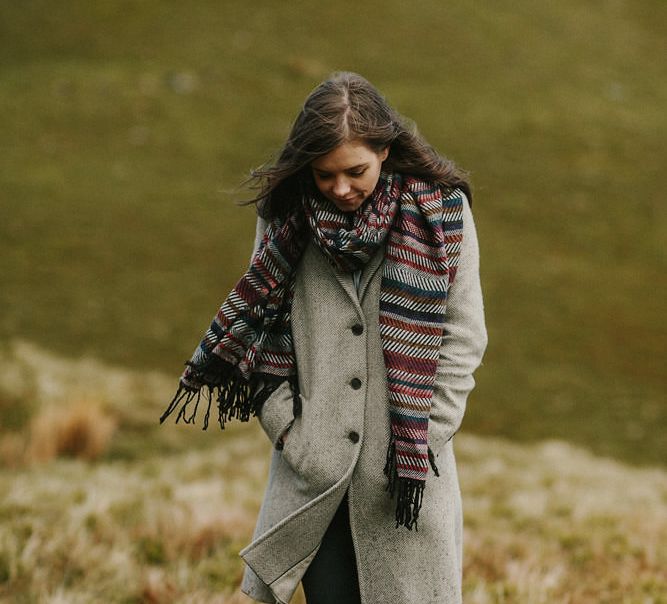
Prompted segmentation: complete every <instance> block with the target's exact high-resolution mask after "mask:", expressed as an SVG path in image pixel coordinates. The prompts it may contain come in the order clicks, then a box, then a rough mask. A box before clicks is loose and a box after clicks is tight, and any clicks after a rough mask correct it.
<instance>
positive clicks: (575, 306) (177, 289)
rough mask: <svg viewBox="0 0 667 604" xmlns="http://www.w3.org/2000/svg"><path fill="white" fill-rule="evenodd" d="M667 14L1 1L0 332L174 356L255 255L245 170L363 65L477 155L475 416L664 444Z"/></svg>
mask: <svg viewBox="0 0 667 604" xmlns="http://www.w3.org/2000/svg"><path fill="white" fill-rule="evenodd" d="M666 11H667V5H666V4H665V3H664V2H662V1H661V0H637V1H636V2H633V3H631V4H630V3H626V2H616V1H612V0H598V1H591V2H586V3H582V2H577V1H575V0H564V1H563V2H559V3H534V2H530V1H528V0H518V1H513V2H509V1H506V0H503V1H500V2H494V3H482V4H480V3H467V2H465V3H464V2H446V3H443V2H426V3H420V4H419V5H418V6H414V5H412V4H410V3H405V2H399V1H398V0H387V1H385V2H382V3H379V2H370V3H358V2H348V1H342V2H337V3H335V4H327V5H323V4H321V3H312V2H303V1H300V0H296V1H294V2H289V3H273V2H268V1H258V2H253V3H244V2H240V1H231V0H227V1H225V2H209V1H206V2H199V3H197V4H196V5H194V6H193V5H189V4H184V3H177V2H171V1H162V2H158V1H157V0H146V1H144V2H132V1H124V2H95V3H90V2H83V1H80V0H79V1H77V0H71V1H69V2H65V3H61V4H60V5H59V6H58V10H53V7H52V5H51V4H49V3H47V2H44V1H43V0H41V1H37V0H32V1H30V0H29V1H26V2H20V3H9V2H4V3H1V4H0V132H1V133H2V135H1V136H0V216H1V218H2V219H1V220H0V308H2V311H3V312H2V314H1V315H0V338H2V339H4V340H8V339H10V338H14V337H16V336H20V337H22V338H26V339H28V340H31V341H33V342H36V343H38V344H39V345H40V346H42V347H45V348H47V349H50V350H53V351H57V352H59V353H61V354H65V355H69V356H74V357H78V356H80V355H87V354H93V355H95V356H97V357H100V358H103V359H105V360H107V361H111V362H114V363H120V364H124V365H127V366H133V367H137V366H138V367H144V368H151V369H163V370H167V371H169V372H170V373H173V374H174V375H176V374H178V372H179V371H180V367H181V363H182V361H183V359H185V358H187V357H188V356H189V354H190V352H191V350H192V348H193V347H194V346H195V344H196V343H197V341H198V338H199V335H200V333H201V332H202V331H203V330H204V328H205V326H206V325H207V323H208V321H209V320H210V317H211V316H212V314H213V312H214V310H215V309H216V307H217V305H218V303H219V301H220V300H221V297H222V296H223V295H224V294H225V293H226V292H227V290H228V289H229V288H230V287H231V286H232V285H233V283H234V281H235V280H236V279H237V277H238V276H239V275H240V273H241V271H242V269H243V266H244V265H245V263H246V262H247V256H248V253H249V249H250V240H251V234H252V231H253V220H254V219H253V215H252V211H251V209H249V208H245V209H239V208H238V207H236V206H235V205H234V204H233V203H232V200H233V199H235V198H236V197H238V195H235V194H234V193H233V189H234V188H235V187H236V185H237V184H238V183H239V182H240V181H241V180H242V179H243V177H244V176H245V175H246V174H247V173H248V171H249V169H250V168H252V167H253V166H255V165H257V164H259V163H261V162H263V161H264V160H265V159H267V158H268V157H269V156H270V154H271V153H272V152H273V151H275V149H276V148H277V147H278V145H279V144H280V142H281V140H282V139H283V138H284V136H285V135H286V132H287V130H288V128H289V125H290V121H291V119H292V118H293V116H294V114H295V112H296V110H297V107H298V106H299V104H300V103H301V102H302V100H303V98H304V96H305V95H306V94H307V92H308V91H309V90H310V89H311V88H312V87H313V86H314V85H315V84H316V83H317V82H318V81H319V80H320V79H321V78H322V77H324V76H325V75H326V74H327V73H328V72H329V71H331V70H334V69H341V68H345V69H351V70H355V71H359V72H361V73H363V74H364V75H366V76H367V77H368V78H369V79H371V81H373V82H374V83H375V84H376V85H377V86H378V87H379V88H380V89H382V90H383V91H384V92H385V93H386V95H387V96H388V98H389V99H390V100H391V101H392V102H393V103H394V104H395V105H396V106H397V107H398V108H399V110H401V111H402V112H403V113H405V114H406V115H408V116H410V117H412V118H413V119H415V120H416V122H417V123H418V124H419V126H420V128H421V130H422V131H423V132H424V133H425V135H426V136H427V138H428V139H429V140H430V141H431V142H432V143H433V144H434V145H435V146H436V147H437V148H438V149H439V150H440V151H441V152H443V153H444V154H446V155H449V156H450V157H452V158H454V159H455V160H457V161H458V162H459V163H460V164H461V165H463V166H464V167H466V168H468V169H469V170H470V171H471V172H472V176H473V180H474V183H475V191H476V197H475V204H474V211H475V216H476V221H477V225H478V229H479V234H480V240H481V247H482V261H483V280H484V287H485V293H486V305H487V313H488V323H489V331H490V338H491V339H490V347H489V350H488V354H487V357H486V360H485V366H484V367H483V368H482V370H481V371H480V372H479V376H478V377H479V379H478V390H477V391H476V393H475V395H474V397H473V398H472V399H471V402H470V406H469V413H468V415H467V419H466V426H465V427H466V429H467V430H468V431H474V432H477V433H484V434H494V435H505V436H509V437H511V438H515V439H537V438H545V437H558V438H565V439H569V440H571V441H574V442H576V443H580V444H584V445H586V446H588V447H590V448H592V449H593V450H595V451H596V452H599V453H603V454H611V455H615V456H617V457H620V458H623V459H626V460H630V461H635V462H643V463H663V462H664V460H665V459H667V441H666V440H665V439H664V428H665V425H666V423H667V422H666V420H667V409H666V407H665V404H664V392H665V386H667V384H666V383H665V382H666V380H665V372H664V370H663V367H662V365H663V361H662V356H664V350H663V349H664V342H665V336H666V335H667V334H666V327H665V322H664V319H663V314H664V309H665V304H664V300H665V295H666V294H667V287H666V281H665V268H666V267H665V264H666V259H665V254H664V241H665V235H667V232H666V231H667V228H666V219H665V218H666V217H665V205H664V190H665V185H666V184H667V183H666V182H665V176H664V166H665V160H666V157H665V149H664V141H663V139H664V132H665V111H664V108H665V106H666V104H667V103H666V101H667V98H666V97H667V77H666V76H667V73H665V63H664V62H663V61H660V60H658V57H662V56H664V55H665V50H666V48H665V45H666V43H665V37H664V31H663V24H664V23H665V16H666V14H665V13H666ZM230 191H232V192H231V193H230ZM10 415H11V414H10V413H9V412H7V413H5V414H4V416H3V418H2V419H3V421H10V420H11V421H14V419H12V417H13V416H12V417H10ZM17 421H18V420H17Z"/></svg>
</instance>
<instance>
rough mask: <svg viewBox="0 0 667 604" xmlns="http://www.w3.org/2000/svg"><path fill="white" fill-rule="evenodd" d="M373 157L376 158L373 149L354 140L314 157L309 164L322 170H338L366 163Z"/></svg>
mask: <svg viewBox="0 0 667 604" xmlns="http://www.w3.org/2000/svg"><path fill="white" fill-rule="evenodd" d="M375 159H377V153H375V151H373V150H372V149H371V148H370V147H369V146H368V145H366V144H365V143H362V142H359V141H356V142H347V143H343V144H342V145H339V146H338V147H336V148H335V149H333V150H332V151H329V153H327V154H326V155H322V156H321V157H318V158H317V159H314V160H313V161H312V162H311V164H310V165H311V166H312V167H313V168H315V170H320V171H322V172H338V171H341V170H349V169H350V168H354V167H356V166H359V165H361V164H367V163H369V162H372V161H373V160H375Z"/></svg>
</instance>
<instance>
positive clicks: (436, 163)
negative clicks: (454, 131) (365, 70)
mask: <svg viewBox="0 0 667 604" xmlns="http://www.w3.org/2000/svg"><path fill="white" fill-rule="evenodd" d="M350 141H362V142H363V143H365V144H366V145H368V146H369V147H370V148H371V149H373V150H374V151H375V152H376V153H379V152H380V151H382V150H383V149H385V148H387V147H389V155H388V156H387V159H386V160H385V161H384V163H383V169H385V170H394V171H396V172H401V173H403V174H409V175H412V176H417V177H420V178H424V179H425V180H430V181H433V182H437V183H439V184H441V185H442V186H444V187H447V188H455V187H459V188H461V189H462V190H463V191H464V192H465V194H466V196H467V197H468V199H469V200H470V201H471V202H472V195H471V190H470V183H469V181H468V179H467V175H466V173H465V172H464V171H463V170H461V169H459V168H458V167H457V166H456V165H455V164H454V162H452V161H450V160H448V159H446V158H444V157H442V156H441V155H440V154H438V152H437V151H436V150H435V149H434V148H433V147H431V145H429V144H428V143H427V142H426V140H425V139H424V137H423V136H422V135H421V134H419V132H418V131H417V128H416V126H415V125H414V123H413V122H411V121H410V120H408V119H407V118H405V117H403V116H402V115H400V114H399V113H398V112H397V111H396V110H394V109H393V108H392V107H391V106H390V105H389V104H388V103H387V101H386V100H385V98H384V97H383V96H382V95H381V94H380V92H379V91H378V90H377V88H375V87H374V86H373V85H372V84H371V83H370V82H368V80H366V79H365V78H363V77H362V76H360V75H358V74H356V73H351V72H337V73H334V74H332V75H331V76H330V77H329V78H327V79H326V80H325V81H324V82H322V83H321V84H320V85H319V86H317V88H315V90H313V91H312V92H311V93H310V95H309V96H308V98H307V99H306V101H305V103H304V105H303V108H302V109H301V111H300V112H299V115H298V116H297V118H296V120H295V121H294V124H293V125H292V130H291V132H290V134H289V136H288V138H287V141H286V142H285V144H284V146H283V148H282V149H281V151H280V153H279V154H278V159H277V160H276V161H275V162H273V163H269V164H265V165H263V166H261V167H259V168H257V169H256V170H253V171H252V173H251V175H250V178H249V179H248V181H246V184H250V185H251V187H252V188H254V189H256V190H259V194H258V195H257V196H256V197H254V198H253V199H251V200H249V201H247V202H246V203H256V204H257V205H258V212H259V214H260V215H261V216H262V217H264V218H266V219H271V218H273V217H275V216H281V217H284V216H285V215H286V214H288V213H289V212H290V211H291V210H293V209H294V208H295V207H296V206H297V204H298V203H299V202H300V199H301V195H302V194H303V192H304V190H305V188H306V187H310V188H312V187H313V186H314V183H313V177H312V173H311V170H310V163H311V162H312V161H313V160H314V159H316V158H318V157H320V156H322V155H325V154H327V153H329V152H330V151H332V150H333V149H335V148H336V147H338V146H339V145H341V144H343V143H345V142H350Z"/></svg>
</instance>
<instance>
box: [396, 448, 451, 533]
mask: <svg viewBox="0 0 667 604" xmlns="http://www.w3.org/2000/svg"><path fill="white" fill-rule="evenodd" d="M428 460H429V463H430V464H431V468H432V469H433V473H434V474H435V475H436V476H440V473H439V472H438V468H437V466H436V465H435V456H434V455H433V451H431V449H430V448H429V449H428ZM384 474H385V476H386V477H387V479H388V483H387V491H389V496H390V497H392V498H393V497H394V494H397V495H398V497H397V499H396V528H398V527H399V526H404V527H405V528H407V529H408V530H412V527H413V526H414V528H415V530H418V526H417V520H418V519H419V512H420V510H421V507H422V500H423V498H424V487H425V486H426V482H425V481H423V480H415V479H414V478H401V477H399V475H398V471H397V470H396V441H395V439H394V437H393V436H392V438H391V440H390V442H389V447H387V459H386V463H385V466H384Z"/></svg>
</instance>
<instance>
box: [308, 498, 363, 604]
mask: <svg viewBox="0 0 667 604" xmlns="http://www.w3.org/2000/svg"><path fill="white" fill-rule="evenodd" d="M302 582H303V591H304V593H305V594H306V602H307V603H308V604H360V602H361V596H360V595H359V578H358V576H357V561H356V559H355V557H354V546H353V544H352V532H351V531H350V515H349V511H348V507H347V495H345V497H344V498H343V501H342V502H341V504H340V506H339V507H338V510H337V511H336V515H335V516H334V517H333V520H332V521H331V524H330V525H329V528H328V529H327V532H326V533H325V534H324V538H323V539H322V545H321V546H320V549H319V551H318V552H317V554H316V555H315V558H314V559H313V561H312V562H311V563H310V566H309V567H308V570H307V571H306V574H305V575H304V577H303V581H302Z"/></svg>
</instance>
